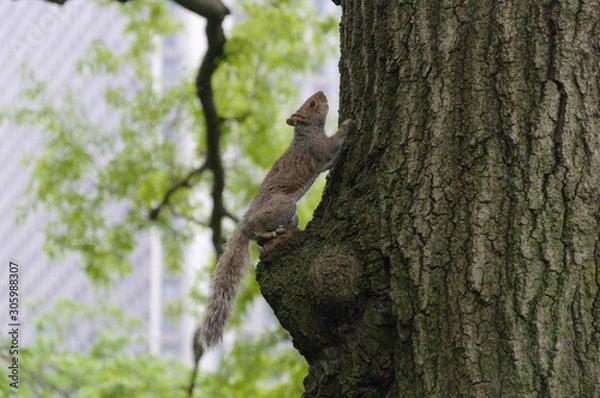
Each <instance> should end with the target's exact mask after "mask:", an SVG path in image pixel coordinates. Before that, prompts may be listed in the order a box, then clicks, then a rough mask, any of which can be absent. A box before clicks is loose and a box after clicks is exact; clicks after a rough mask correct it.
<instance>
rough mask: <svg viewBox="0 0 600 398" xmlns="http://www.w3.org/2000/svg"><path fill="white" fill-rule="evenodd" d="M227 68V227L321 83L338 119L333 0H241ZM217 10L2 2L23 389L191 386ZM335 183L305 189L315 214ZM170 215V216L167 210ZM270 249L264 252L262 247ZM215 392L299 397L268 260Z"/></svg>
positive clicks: (7, 234) (200, 295)
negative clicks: (272, 298)
mask: <svg viewBox="0 0 600 398" xmlns="http://www.w3.org/2000/svg"><path fill="white" fill-rule="evenodd" d="M227 6H228V7H229V8H230V10H231V12H232V13H231V15H229V16H227V17H226V19H225V21H224V29H225V36H226V38H227V42H226V47H225V53H224V56H223V59H222V60H221V61H220V62H221V63H220V65H219V68H218V69H217V71H216V72H215V75H214V76H213V79H212V82H213V90H214V92H215V103H216V107H217V112H218V113H219V116H220V117H221V118H222V119H223V123H222V132H223V134H222V137H221V141H222V153H221V156H222V160H223V165H224V174H225V182H226V186H225V191H224V193H223V196H224V202H225V207H226V210H227V217H225V218H224V220H223V226H224V233H223V235H224V238H227V237H228V236H229V233H230V232H231V230H232V229H233V228H234V226H235V221H236V219H238V218H239V217H241V215H242V214H243V212H244V209H245V206H247V205H248V204H249V202H250V200H251V198H252V195H253V193H254V192H255V191H256V189H257V187H258V185H259V184H260V182H261V181H262V178H263V177H264V175H265V174H266V172H267V171H268V168H269V166H270V165H271V164H272V163H273V161H274V160H275V159H276V158H277V157H278V156H279V155H280V154H281V153H282V152H283V150H285V148H286V147H287V145H288V144H289V141H290V140H291V136H292V132H293V131H292V129H291V128H290V127H288V126H286V125H285V123H284V121H285V118H287V116H289V114H291V113H293V112H294V111H295V110H296V109H297V108H298V107H299V106H300V104H301V103H302V102H303V99H304V98H305V97H307V96H309V95H310V94H312V93H314V92H316V91H318V90H323V91H324V92H325V93H326V95H327V96H328V98H329V100H330V114H329V119H328V132H329V134H331V133H332V132H333V131H334V129H335V126H337V112H336V111H337V92H338V77H337V76H338V71H337V58H338V55H337V41H338V32H337V23H338V20H339V14H338V13H339V10H338V9H337V8H336V7H335V6H334V5H333V3H332V2H331V1H329V0H310V1H308V0H306V1H293V0H290V1H259V0H255V1H246V0H237V1H230V2H228V3H227ZM204 26H205V20H204V19H203V18H201V17H200V16H198V15H195V14H193V13H191V12H189V11H187V10H185V9H184V8H182V7H181V6H179V5H177V4H175V3H173V2H170V1H164V0H138V1H132V2H128V3H125V4H121V3H119V2H116V1H108V0H97V1H94V0H78V1H74V0H71V1H68V2H67V3H66V4H65V5H62V6H59V5H57V4H52V3H49V2H46V1H43V0H37V1H36V0H18V1H11V2H6V1H5V2H2V3H1V4H0V65H1V70H2V73H1V74H0V159H1V160H2V167H0V186H1V187H2V192H1V194H0V213H1V214H2V215H3V217H2V224H0V253H2V255H3V262H4V267H3V269H2V270H1V271H0V302H4V303H6V304H5V305H4V307H5V310H0V324H1V325H2V328H3V330H4V333H2V336H3V338H4V339H5V340H6V341H3V340H0V341H2V344H3V346H2V352H1V353H0V364H1V365H2V368H4V369H6V367H5V365H6V364H8V363H10V361H11V357H10V355H9V354H8V352H9V349H10V341H9V340H8V339H7V332H8V330H9V326H8V325H9V323H10V319H9V313H8V292H9V290H8V287H9V283H8V277H9V276H8V264H9V262H10V261H12V262H14V263H16V264H18V268H19V273H18V275H19V298H20V308H19V322H20V324H21V327H20V334H19V364H20V373H19V375H20V380H19V381H20V384H19V389H18V390H16V389H14V388H11V387H10V386H9V384H8V383H7V382H3V383H2V385H1V386H0V392H1V393H2V394H5V395H15V396H28V397H29V396H31V397H37V396H74V397H75V396H77V397H80V396H82V397H87V396H89V397H94V396H98V397H100V396H103V397H104V396H167V397H168V396H173V397H176V396H186V395H187V388H188V386H189V383H190V377H191V374H192V373H191V372H192V366H193V362H194V361H193V350H192V335H193V333H194V329H195V327H196V326H197V324H198V322H199V320H200V319H201V317H202V313H203V305H204V302H205V300H206V295H207V294H208V291H209V290H208V289H209V280H210V272H211V269H212V267H213V266H214V263H215V258H216V257H215V247H214V245H213V243H212V241H211V237H212V234H213V232H214V231H213V230H212V229H211V226H210V222H209V220H210V216H211V209H212V197H211V192H212V190H211V189H212V185H211V184H212V182H213V181H212V177H211V174H210V173H208V172H206V171H204V170H202V164H203V162H204V159H205V157H206V151H207V150H208V149H207V145H206V139H205V138H206V126H205V122H204V119H203V111H202V107H201V106H200V103H199V101H198V98H197V96H196V92H195V87H194V82H195V77H196V73H197V69H198V67H199V65H200V62H201V60H202V57H203V56H204V53H205V51H206V34H205V31H204ZM323 185H324V180H323V179H321V180H320V181H318V182H317V183H316V184H315V187H313V189H312V190H311V191H310V192H309V193H308V194H307V197H306V198H304V199H303V200H302V201H301V208H300V218H301V220H302V225H305V224H306V222H307V221H309V220H310V217H311V214H312V210H313V209H314V208H315V207H316V205H317V204H318V202H319V199H320V194H321V191H322V187H323ZM153 211H154V212H153ZM257 253H258V252H257V251H255V253H254V254H255V257H257ZM237 312H238V313H237V315H236V319H235V320H234V322H233V323H232V328H231V331H230V332H228V333H227V335H226V337H225V340H224V344H222V345H221V346H220V347H218V348H217V349H215V350H214V351H212V352H210V353H208V354H207V355H206V356H205V357H204V358H203V359H202V362H201V370H200V373H199V375H198V377H197V386H196V390H195V392H196V395H197V396H231V397H233V396H240V397H248V396H277V397H281V396H284V397H285V396H299V395H300V394H301V391H302V385H301V382H302V379H303V378H304V376H305V375H306V364H305V362H304V360H303V359H302V358H301V357H300V356H299V354H298V353H297V352H296V351H295V350H294V349H293V347H292V346H291V343H290V341H289V338H288V336H287V335H286V333H285V332H283V331H282V330H281V329H280V327H279V326H278V323H277V320H276V319H275V318H274V316H273V315H272V313H271V310H270V309H269V307H268V305H267V304H266V303H265V302H264V301H263V300H262V299H261V298H260V295H259V294H258V288H257V286H256V284H255V282H254V275H253V271H252V272H251V275H249V277H248V284H247V286H246V288H245V292H244V293H243V294H242V297H241V302H240V304H239V305H238V311H237Z"/></svg>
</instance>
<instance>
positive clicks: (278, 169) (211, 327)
mask: <svg viewBox="0 0 600 398" xmlns="http://www.w3.org/2000/svg"><path fill="white" fill-rule="evenodd" d="M328 111H329V105H328V104H327V97H325V94H323V92H322V91H319V92H318V93H315V94H313V95H312V96H311V97H310V98H308V99H307V100H306V101H305V102H304V104H302V106H301V107H300V108H299V109H298V111H296V113H294V114H293V115H291V116H290V117H289V118H288V119H287V120H286V123H287V124H288V125H290V126H294V138H293V139H292V143H291V144H290V146H289V148H288V149H287V150H286V151H285V152H284V153H283V155H281V157H280V158H279V159H278V160H277V161H276V162H275V163H274V164H273V166H272V167H271V170H270V171H269V173H268V174H267V176H266V177H265V179H264V181H263V183H262V184H261V185H260V187H259V188H258V192H257V193H256V196H255V197H254V199H253V200H252V203H251V204H250V207H249V208H248V210H247V211H246V213H245V214H244V216H243V217H242V219H241V221H240V222H239V224H238V226H237V228H236V229H235V231H234V232H233V234H232V235H231V237H230V238H229V241H228V242H227V248H226V249H225V252H224V253H223V254H222V255H221V257H220V258H219V261H218V262H217V265H216V267H215V270H214V275H213V282H212V294H211V296H210V298H209V300H208V305H207V309H206V315H205V318H204V322H203V323H202V326H201V327H200V330H199V332H200V333H199V340H200V341H199V342H198V343H200V344H201V345H202V346H203V347H204V349H209V348H211V347H213V346H214V345H216V344H217V343H219V342H220V341H221V338H222V337H223V333H224V331H225V327H226V325H227V322H228V321H229V317H230V313H231V309H232V307H233V305H234V304H235V298H236V293H237V290H238V287H239V285H240V283H241V281H242V278H243V277H244V274H245V271H246V268H247V267H248V265H249V264H250V247H249V245H250V240H255V241H258V242H259V243H260V242H264V241H266V240H268V239H272V238H276V237H277V236H279V235H281V234H282V233H283V232H284V231H286V230H288V229H291V228H295V227H297V226H298V215H297V214H296V202H297V201H298V200H300V198H301V197H302V196H303V195H304V194H305V193H306V191H308V189H309V188H310V187H311V185H312V184H313V182H314V181H315V179H316V178H317V176H318V175H319V174H320V173H322V172H323V171H325V170H327V169H329V168H330V167H331V164H332V162H333V159H334V158H335V155H336V154H337V152H338V150H339V148H340V146H341V145H342V142H343V139H344V136H345V134H346V132H347V131H348V130H349V129H350V128H351V127H352V126H353V125H354V121H353V120H352V119H347V120H345V121H344V122H343V123H342V124H341V126H340V128H339V130H338V131H337V133H335V134H334V135H332V136H331V137H328V136H327V135H326V134H325V130H324V126H325V119H326V117H327V112H328Z"/></svg>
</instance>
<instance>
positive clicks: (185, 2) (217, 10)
mask: <svg viewBox="0 0 600 398" xmlns="http://www.w3.org/2000/svg"><path fill="white" fill-rule="evenodd" d="M174 1H175V3H177V4H179V5H180V6H182V7H183V8H185V9H187V10H189V11H191V12H193V13H194V14H198V15H200V16H202V17H204V18H206V19H213V20H216V21H223V19H224V18H225V17H226V16H227V15H229V14H230V13H231V12H230V11H229V8H227V7H226V6H225V5H224V4H223V3H222V2H221V1H219V0H174Z"/></svg>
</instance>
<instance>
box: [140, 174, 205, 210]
mask: <svg viewBox="0 0 600 398" xmlns="http://www.w3.org/2000/svg"><path fill="white" fill-rule="evenodd" d="M206 169H207V164H206V163H204V164H203V165H202V166H200V167H198V168H197V169H194V170H192V171H190V172H189V173H188V174H187V175H186V176H185V177H184V178H183V179H182V180H181V181H179V182H178V183H177V184H175V185H173V186H172V187H171V188H169V190H168V191H167V192H166V193H165V196H164V197H163V200H162V201H161V202H160V204H158V206H156V207H154V208H153V209H152V210H150V212H149V213H148V218H150V220H152V221H155V220H156V219H157V218H158V215H159V214H160V212H161V211H162V209H163V208H164V207H165V206H168V205H169V200H170V199H171V196H172V195H173V194H174V193H175V192H177V191H178V190H179V189H181V188H190V187H191V186H192V185H191V180H192V178H194V177H195V176H197V175H199V174H202V173H203V172H204V171H205V170H206Z"/></svg>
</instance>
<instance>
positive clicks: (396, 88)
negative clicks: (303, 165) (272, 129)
mask: <svg viewBox="0 0 600 398" xmlns="http://www.w3.org/2000/svg"><path fill="white" fill-rule="evenodd" d="M341 3H342V7H343V16H342V24H341V35H342V44H341V45H342V55H341V63H340V70H341V74H342V75H341V82H342V83H341V120H343V119H345V118H347V117H352V118H353V119H355V120H356V122H357V128H356V129H355V130H354V131H353V132H352V133H351V134H350V135H349V137H348V139H347V143H346V145H345V147H344V148H343V149H342V152H341V153H340V156H339V157H338V159H337V161H336V163H335V165H334V169H333V170H332V172H331V174H330V178H329V181H328V185H327V188H326V191H325V194H324V196H323V201H322V203H321V205H320V206H319V208H318V209H317V211H316V212H315V215H314V219H313V221H312V222H311V223H310V224H309V226H308V227H307V229H306V230H305V231H304V232H300V231H294V232H292V233H290V234H288V235H287V236H284V237H281V238H279V239H277V240H276V241H274V242H272V243H271V244H269V245H268V246H267V247H266V248H265V250H264V252H263V258H262V262H261V263H260V264H259V268H258V279H259V282H260V285H261V289H262V292H263V294H264V296H265V297H266V298H267V300H268V301H269V303H270V304H271V306H272V307H273V309H274V310H275V313H276V315H277V317H278V318H279V320H280V321H281V323H282V325H283V326H284V327H285V328H286V329H287V330H288V331H289V332H290V334H291V335H292V337H293V340H294V344H295V346H296V347H297V348H298V349H299V350H300V352H301V353H302V354H303V355H304V356H305V357H306V359H307V361H308V363H309V365H310V369H309V375H308V376H307V378H306V380H305V387H306V392H305V394H304V396H305V397H341V396H344V397H386V396H387V397H458V396H464V397H499V396H502V397H600V349H599V344H600V293H599V292H600V290H599V287H600V6H599V3H598V2H597V1H577V2H576V1H569V2H559V1H557V0H552V1H536V2H525V1H513V2H498V1H493V0H477V1H475V0H472V1H461V2H452V1H419V2H411V3H403V2H390V1H383V0H369V1H367V0H344V1H342V2H341Z"/></svg>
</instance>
